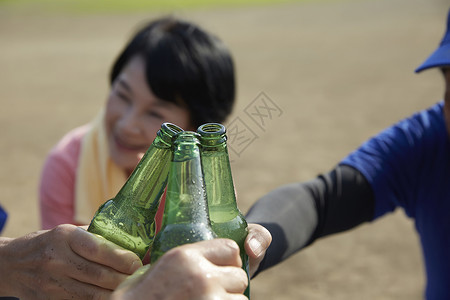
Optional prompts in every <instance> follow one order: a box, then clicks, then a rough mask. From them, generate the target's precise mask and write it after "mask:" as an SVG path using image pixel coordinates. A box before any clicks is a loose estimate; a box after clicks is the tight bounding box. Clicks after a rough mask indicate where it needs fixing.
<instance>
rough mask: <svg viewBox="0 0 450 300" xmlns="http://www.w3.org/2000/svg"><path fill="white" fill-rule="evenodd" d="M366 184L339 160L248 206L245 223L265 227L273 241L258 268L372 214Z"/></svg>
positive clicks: (267, 266)
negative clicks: (320, 172)
mask: <svg viewBox="0 0 450 300" xmlns="http://www.w3.org/2000/svg"><path fill="white" fill-rule="evenodd" d="M374 205H375V202H374V197H373V191H372V188H371V186H370V184H369V183H368V182H367V180H366V179H365V178H364V176H363V175H362V174H361V173H360V172H359V171H358V170H356V169H354V168H352V167H350V166H346V165H339V166H337V167H336V168H335V169H333V170H332V171H331V172H329V173H327V174H324V175H320V176H318V177H317V178H315V179H313V180H311V181H307V182H303V183H293V184H288V185H285V186H282V187H280V188H277V189H275V190H273V191H271V192H269V193H268V194H267V195H265V196H263V197H262V198H261V199H259V200H258V201H257V202H256V203H255V204H254V205H253V206H252V207H251V208H250V210H249V212H248V214H247V216H246V218H247V222H249V223H257V224H261V225H262V226H264V227H266V228H267V229H268V230H269V231H270V233H271V234H272V244H271V245H270V247H269V248H268V249H267V252H266V256H265V258H264V260H263V262H262V263H261V265H260V267H259V269H258V272H260V271H262V270H264V269H267V268H270V267H271V266H273V265H275V264H277V263H279V262H281V261H283V260H284V259H286V258H288V257H289V256H291V255H292V254H294V253H295V252H297V251H299V250H300V249H302V248H304V247H306V246H308V245H309V244H311V243H312V242H314V241H315V240H316V239H317V238H320V237H323V236H326V235H328V234H332V233H336V232H341V231H344V230H348V229H350V228H353V227H355V226H357V225H359V224H361V223H363V222H367V221H370V220H372V219H373V214H374Z"/></svg>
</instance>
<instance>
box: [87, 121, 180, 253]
mask: <svg viewBox="0 0 450 300" xmlns="http://www.w3.org/2000/svg"><path fill="white" fill-rule="evenodd" d="M182 131H183V130H182V129H181V128H180V127H178V126H176V125H174V124H171V123H163V124H162V125H161V129H160V130H159V131H158V133H157V135H156V138H155V139H154V140H153V143H152V144H151V145H150V147H149V148H148V150H147V152H146V153H145V154H144V156H143V157H142V159H141V160H140V161H139V164H138V165H137V166H136V168H135V169H134V171H133V173H132V174H131V175H130V177H129V178H128V180H127V181H126V182H125V184H124V185H123V186H122V188H121V189H120V191H119V192H118V193H117V195H116V196H115V197H114V198H113V199H110V200H108V201H106V202H105V203H104V204H103V205H102V206H100V207H99V209H98V210H97V212H96V213H95V215H94V217H93V219H92V221H91V224H90V225H89V228H88V231H89V232H92V233H96V234H99V235H101V236H103V237H104V238H106V239H108V240H110V241H112V242H113V243H115V244H117V245H119V246H121V247H123V248H125V249H128V250H130V251H133V252H134V253H136V254H137V255H138V256H139V257H140V258H141V259H143V258H144V256H145V254H146V253H147V250H148V248H149V247H150V245H151V243H152V241H153V238H154V236H155V222H154V218H155V214H156V211H157V210H158V206H159V201H160V200H161V196H162V194H163V193H164V189H165V187H166V185H167V178H168V173H169V166H170V161H171V160H172V145H173V144H172V137H173V136H174V135H176V134H177V133H178V132H182Z"/></svg>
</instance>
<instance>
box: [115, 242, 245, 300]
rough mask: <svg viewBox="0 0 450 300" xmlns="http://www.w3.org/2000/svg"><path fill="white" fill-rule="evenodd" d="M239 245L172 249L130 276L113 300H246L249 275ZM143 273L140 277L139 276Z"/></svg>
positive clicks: (221, 244)
mask: <svg viewBox="0 0 450 300" xmlns="http://www.w3.org/2000/svg"><path fill="white" fill-rule="evenodd" d="M241 266H242V262H241V259H240V256H239V247H238V245H237V244H236V243H235V242H234V241H231V240H228V239H214V240H206V241H201V242H197V243H193V244H185V245H183V246H179V247H176V248H172V249H171V250H169V251H168V252H166V253H165V254H164V255H163V256H161V257H160V258H159V259H158V261H157V262H156V263H155V264H154V265H153V266H151V267H150V265H147V266H145V267H143V268H141V269H140V270H138V271H137V272H136V275H133V276H131V277H130V278H129V279H128V280H126V281H125V282H124V283H123V284H122V285H120V286H119V288H118V289H117V290H116V291H115V292H114V294H113V297H112V298H111V300H128V299H130V300H131V299H133V300H134V299H142V300H156V299H157V300H172V299H173V300H191V299H196V300H197V299H198V300H201V299H234V300H240V299H242V300H243V299H247V297H245V296H244V295H242V293H243V292H244V290H245V288H246V287H247V284H248V282H247V275H246V273H245V272H244V270H243V269H242V268H241ZM139 273H140V274H139Z"/></svg>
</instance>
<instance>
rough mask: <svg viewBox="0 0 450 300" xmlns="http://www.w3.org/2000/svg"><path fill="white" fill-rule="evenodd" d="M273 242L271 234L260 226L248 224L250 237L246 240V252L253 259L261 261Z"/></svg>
mask: <svg viewBox="0 0 450 300" xmlns="http://www.w3.org/2000/svg"><path fill="white" fill-rule="evenodd" d="M271 242H272V235H271V234H270V232H269V231H268V230H267V229H266V228H264V227H263V226H261V225H259V224H253V223H250V224H248V235H247V238H246V239H245V251H246V252H247V255H248V256H249V257H252V258H259V257H261V259H262V258H263V257H264V254H265V252H266V250H267V248H269V246H270V243H271Z"/></svg>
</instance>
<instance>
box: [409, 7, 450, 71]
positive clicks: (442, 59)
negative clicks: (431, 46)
mask: <svg viewBox="0 0 450 300" xmlns="http://www.w3.org/2000/svg"><path fill="white" fill-rule="evenodd" d="M443 66H450V10H449V12H448V17H447V32H446V33H445V35H444V38H443V39H442V42H441V44H440V45H439V47H438V48H437V49H436V50H435V51H434V52H433V53H432V54H431V55H430V56H429V57H428V58H427V59H426V60H425V61H424V62H423V63H422V64H421V65H420V66H419V67H418V68H417V69H416V73H418V72H420V71H423V70H426V69H429V68H435V67H443Z"/></svg>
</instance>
